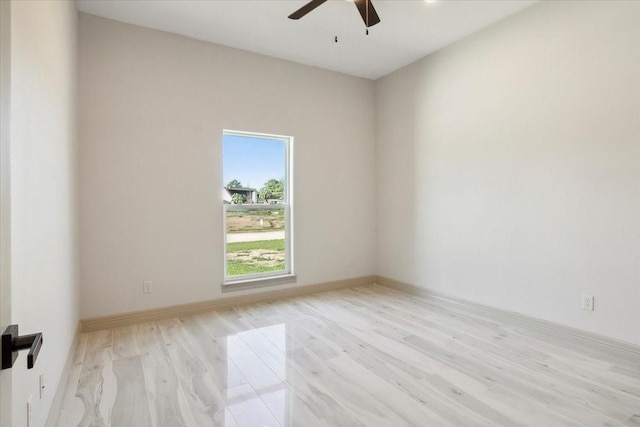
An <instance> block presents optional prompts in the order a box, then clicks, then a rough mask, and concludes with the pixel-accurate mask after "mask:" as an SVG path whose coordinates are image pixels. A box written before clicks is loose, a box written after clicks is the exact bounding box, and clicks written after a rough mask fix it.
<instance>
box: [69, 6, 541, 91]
mask: <svg viewBox="0 0 640 427" xmlns="http://www.w3.org/2000/svg"><path fill="white" fill-rule="evenodd" d="M372 1H373V4H374V6H375V8H376V10H377V12H378V15H379V16H380V19H381V22H380V23H379V24H378V25H375V26H373V27H371V28H370V31H369V35H368V36H367V35H365V27H364V24H363V22H362V19H361V18H360V15H359V13H358V11H357V9H356V7H355V5H354V4H353V3H352V2H350V1H346V0H329V1H328V2H327V3H325V4H323V5H321V6H320V7H318V8H317V9H316V10H314V11H312V12H311V13H309V14H308V15H307V16H305V17H303V18H302V19H300V20H298V21H294V20H291V19H288V18H287V16H288V15H289V14H291V13H292V12H293V11H295V10H296V9H298V8H299V7H301V6H302V5H304V4H305V3H306V2H307V0H120V1H116V0H77V4H78V10H79V11H81V12H85V13H90V14H93V15H98V16H103V17H105V18H110V19H115V20H118V21H122V22H127V23H130V24H136V25H141V26H144V27H149V28H155V29H158V30H163V31H169V32H172V33H176V34H181V35H184V36H188V37H193V38H196V39H200V40H206V41H210V42H214V43H219V44H222V45H225V46H231V47H235V48H238V49H243V50H247V51H250V52H256V53H261V54H264V55H269V56H273V57H276V58H282V59H286V60H290V61H295V62H299V63H302V64H307V65H313V66H317V67H321V68H326V69H329V70H334V71H339V72H343V73H347V74H351V75H354V76H359V77H365V78H369V79H374V80H375V79H377V78H379V77H382V76H385V75H387V74H389V73H391V72H393V71H395V70H397V69H399V68H401V67H403V66H405V65H407V64H410V63H412V62H414V61H416V60H417V59H420V58H422V57H424V56H425V55H428V54H429V53H431V52H434V51H436V50H438V49H440V48H442V47H444V46H446V45H448V44H450V43H452V42H454V41H456V40H458V39H460V38H462V37H464V36H466V35H468V34H471V33H473V32H475V31H477V30H479V29H481V28H483V27H486V26H488V25H491V24H493V23H494V22H497V21H499V20H500V19H502V18H504V17H506V16H507V15H510V14H512V13H514V12H517V11H519V10H521V9H524V8H525V7H528V6H530V5H531V4H533V3H535V2H536V1H535V0H437V1H434V2H425V1H424V0H372ZM335 36H337V37H338V43H335V42H334V37H335Z"/></svg>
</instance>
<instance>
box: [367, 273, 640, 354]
mask: <svg viewBox="0 0 640 427" xmlns="http://www.w3.org/2000/svg"><path fill="white" fill-rule="evenodd" d="M376 283H377V284H378V285H380V286H384V287H387V288H391V289H395V290H398V291H402V292H406V293H408V294H411V295H415V296H418V297H422V298H428V299H432V300H439V301H444V302H447V303H449V304H456V305H458V306H460V307H462V308H467V309H474V310H480V311H483V312H485V313H487V314H491V315H493V316H495V317H497V318H499V319H503V320H505V321H509V322H512V323H513V322H517V323H520V324H524V325H527V326H528V327H530V328H536V329H538V330H544V331H548V332H555V333H558V334H562V335H565V336H567V337H572V338H574V339H577V340H580V341H581V342H582V343H583V344H596V345H598V346H606V347H609V348H613V349H616V350H622V351H625V352H630V353H633V354H638V355H640V346H636V345H634V344H632V343H628V342H625V341H620V340H616V339H614V338H609V337H606V336H604V335H599V334H595V333H593V332H587V331H583V330H581V329H576V328H572V327H570V326H565V325H561V324H559V323H554V322H550V321H548V320H542V319H538V318H536V317H532V316H528V315H525V314H521V313H517V312H515V311H509V310H504V309H500V308H495V307H491V306H487V305H484V304H479V303H476V302H473V301H469V300H466V299H463V298H459V297H455V296H452V295H448V294H445V293H443V292H438V291H434V290H431V289H426V288H423V287H420V286H416V285H412V284H410V283H405V282H401V281H398V280H395V279H390V278H388V277H383V276H376Z"/></svg>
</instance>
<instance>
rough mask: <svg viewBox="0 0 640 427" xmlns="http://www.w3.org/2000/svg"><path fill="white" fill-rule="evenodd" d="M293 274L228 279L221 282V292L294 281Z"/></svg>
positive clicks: (295, 279)
mask: <svg viewBox="0 0 640 427" xmlns="http://www.w3.org/2000/svg"><path fill="white" fill-rule="evenodd" d="M296 281H297V276H296V275H295V274H282V275H279V276H269V277H258V278H252V279H238V280H229V281H227V282H224V283H223V284H222V293H223V294H224V293H226V292H234V291H243V290H245V289H256V288H264V287H266V286H276V285H286V284H289V283H296Z"/></svg>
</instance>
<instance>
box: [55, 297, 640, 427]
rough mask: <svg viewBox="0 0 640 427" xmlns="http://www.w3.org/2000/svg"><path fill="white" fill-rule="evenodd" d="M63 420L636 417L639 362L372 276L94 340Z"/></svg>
mask: <svg viewBox="0 0 640 427" xmlns="http://www.w3.org/2000/svg"><path fill="white" fill-rule="evenodd" d="M54 425H58V426H63V427H69V426H114V427H116V426H117V427H124V426H127V427H128V426H131V427H145V426H157V427H174V426H176V427H177V426H185V427H199V426H240V427H245V426H247V427H249V426H251V427H253V426H305V427H307V426H394V427H395V426H640V357H639V356H638V354H634V353H631V352H626V351H622V350H615V349H612V348H609V347H604V346H599V345H596V344H589V343H584V342H582V341H581V340H579V339H576V338H569V337H566V336H561V335H558V334H553V333H545V332H544V331H539V330H535V329H533V328H528V327H526V326H522V325H516V324H507V323H505V322H504V321H501V320H500V319H498V318H496V317H495V316H494V315H492V314H487V313H486V312H482V311H481V310H474V309H468V308H464V307H462V306H459V305H455V304H451V303H448V302H443V301H439V300H435V299H427V298H419V297H415V296H411V295H408V294H405V293H402V292H399V291H395V290H391V289H388V288H385V287H381V286H378V285H369V286H362V287H358V288H353V289H345V290H340V291H332V292H325V293H321V294H316V295H310V296H305V297H297V298H291V299H286V300H282V301H278V302H273V303H264V304H253V305H248V306H242V307H238V308H235V309H233V310H225V311H214V312H209V313H205V314H198V315H191V316H185V317H178V318H173V319H168V320H162V321H158V322H148V323H142V324H137V325H134V326H128V327H122V328H116V329H112V330H103V331H97V332H92V333H85V334H82V336H81V339H80V344H79V346H78V348H77V351H76V353H75V357H74V361H73V366H72V370H71V373H70V375H69V378H68V382H67V386H66V390H65V392H64V397H63V404H62V410H61V412H60V413H59V414H58V419H57V424H55V423H54Z"/></svg>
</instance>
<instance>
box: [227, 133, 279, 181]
mask: <svg viewBox="0 0 640 427" xmlns="http://www.w3.org/2000/svg"><path fill="white" fill-rule="evenodd" d="M222 144H223V165H224V168H223V169H224V170H223V185H225V186H226V185H227V183H229V182H230V181H232V180H234V179H237V180H238V181H240V182H241V183H242V186H243V187H251V188H255V189H257V190H260V188H261V187H262V186H263V185H264V183H265V182H267V181H268V180H270V179H277V180H281V179H284V175H285V143H284V141H282V140H278V139H269V138H260V137H252V136H244V135H226V134H225V135H223V138H222Z"/></svg>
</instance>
